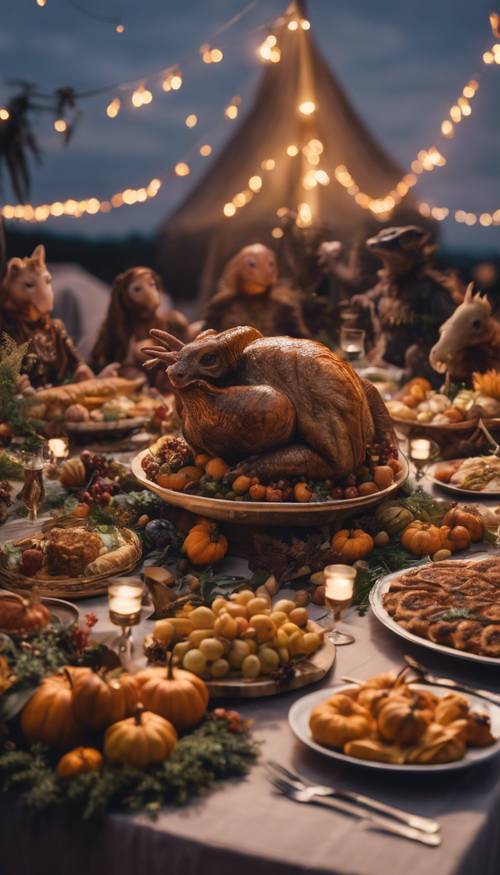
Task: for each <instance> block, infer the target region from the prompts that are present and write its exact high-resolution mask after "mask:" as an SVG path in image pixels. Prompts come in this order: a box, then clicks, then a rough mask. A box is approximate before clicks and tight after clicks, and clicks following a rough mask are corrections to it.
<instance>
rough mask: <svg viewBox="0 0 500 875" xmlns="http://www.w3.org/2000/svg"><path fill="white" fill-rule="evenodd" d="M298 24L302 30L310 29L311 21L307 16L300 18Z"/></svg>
mask: <svg viewBox="0 0 500 875" xmlns="http://www.w3.org/2000/svg"><path fill="white" fill-rule="evenodd" d="M300 26H301V28H302V30H310V29H311V22H310V21H308V19H307V18H302V19H301V22H300Z"/></svg>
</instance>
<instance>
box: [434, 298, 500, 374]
mask: <svg viewBox="0 0 500 875" xmlns="http://www.w3.org/2000/svg"><path fill="white" fill-rule="evenodd" d="M491 312H492V311H491V304H490V302H489V301H488V298H487V296H486V295H481V293H480V292H478V293H477V294H474V288H473V283H470V284H469V286H468V287H467V291H466V294H465V298H464V300H463V302H462V303H461V304H460V305H459V306H458V307H457V308H456V310H455V312H454V313H453V315H452V316H450V318H449V319H447V321H446V322H444V323H443V325H441V328H440V330H439V340H438V341H437V343H435V344H434V346H433V347H432V349H431V351H430V354H429V361H430V364H431V366H432V367H433V368H434V370H435V371H437V372H438V373H439V374H444V373H447V375H448V376H449V379H451V380H453V381H455V382H463V381H466V382H468V381H470V379H471V376H472V373H473V372H474V371H478V372H479V373H484V372H485V371H487V370H490V369H491V368H494V369H495V370H500V324H499V323H498V322H497V320H496V319H494V318H493V317H492V315H491Z"/></svg>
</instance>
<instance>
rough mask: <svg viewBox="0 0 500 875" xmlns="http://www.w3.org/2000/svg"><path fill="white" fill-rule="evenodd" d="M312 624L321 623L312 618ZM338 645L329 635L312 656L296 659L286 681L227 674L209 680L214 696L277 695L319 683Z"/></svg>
mask: <svg viewBox="0 0 500 875" xmlns="http://www.w3.org/2000/svg"><path fill="white" fill-rule="evenodd" d="M309 623H310V625H311V626H316V627H317V629H318V630H319V631H321V632H324V629H322V628H321V627H320V626H317V624H315V623H313V622H312V621H309ZM335 656H336V648H335V644H333V643H332V642H331V641H330V640H329V638H327V637H326V636H325V637H324V639H323V646H322V647H320V649H319V650H317V651H316V653H314V654H313V655H312V656H311V657H310V658H309V659H305V660H303V661H300V662H297V663H296V664H295V666H294V669H295V675H294V677H293V678H291V680H289V681H287V683H285V684H281V683H278V682H277V681H276V680H273V678H271V677H267V676H264V677H262V678H255V679H253V680H245V679H244V678H238V677H234V678H232V677H228V678H221V679H220V680H209V681H207V682H206V683H207V687H208V689H209V692H210V698H211V699H258V698H261V697H264V696H277V695H280V693H289V692H291V691H292V690H299V689H301V687H308V686H310V685H311V684H316V683H318V681H321V680H323V678H324V677H325V676H326V675H327V674H328V672H329V671H330V669H331V668H332V666H333V665H334V663H335Z"/></svg>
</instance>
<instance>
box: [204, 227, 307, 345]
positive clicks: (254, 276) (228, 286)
mask: <svg viewBox="0 0 500 875" xmlns="http://www.w3.org/2000/svg"><path fill="white" fill-rule="evenodd" d="M203 324H204V327H205V328H212V329H214V330H215V331H224V329H226V328H234V327H235V326H237V325H252V326H253V327H254V328H257V330H258V331H260V332H261V334H263V335H265V336H272V335H275V334H286V335H288V336H290V337H308V336H309V330H308V328H307V326H306V324H305V322H304V318H303V316H302V309H301V306H300V302H299V299H298V293H297V292H296V291H294V290H293V289H292V288H291V287H290V285H288V284H287V283H285V282H280V281H279V280H278V266H277V263H276V256H275V254H274V252H273V251H272V249H269V248H268V247H267V246H263V245H262V243H253V244H252V245H250V246H244V247H243V249H240V251H239V252H238V253H237V254H236V255H235V256H234V257H233V258H232V259H231V260H230V261H229V262H228V264H227V265H226V267H225V269H224V273H223V274H222V277H221V281H220V286H219V291H218V292H217V293H216V294H215V295H214V297H213V298H212V299H211V300H210V301H209V303H208V307H207V310H206V314H205V320H204V323H203Z"/></svg>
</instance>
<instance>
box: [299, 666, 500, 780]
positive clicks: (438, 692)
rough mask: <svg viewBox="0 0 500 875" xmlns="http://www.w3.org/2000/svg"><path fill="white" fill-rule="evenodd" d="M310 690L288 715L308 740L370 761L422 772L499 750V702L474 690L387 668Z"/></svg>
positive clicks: (332, 752) (350, 758)
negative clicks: (354, 681)
mask: <svg viewBox="0 0 500 875" xmlns="http://www.w3.org/2000/svg"><path fill="white" fill-rule="evenodd" d="M330 692H331V695H330V696H329V697H327V698H325V692H324V691H318V692H316V693H312V694H310V695H309V696H305V697H304V698H303V699H300V700H299V701H298V702H296V703H295V704H294V705H293V706H292V709H291V711H290V715H289V721H290V725H291V727H292V729H293V731H294V733H295V734H296V735H297V736H298V737H299V738H300V739H301V740H302V741H304V742H305V743H306V744H307V745H308V746H309V747H312V748H313V749H314V750H318V751H320V752H322V753H324V754H326V755H327V756H331V757H333V758H334V759H340V760H342V761H344V762H351V763H357V764H360V765H364V766H369V767H372V768H383V769H389V770H396V771H408V772H418V771H420V772H422V771H427V772H429V771H440V770H449V769H455V768H463V767H465V766H469V765H472V764H473V763H476V762H480V761H482V760H484V759H487V758H489V757H491V756H494V755H495V754H496V753H497V752H498V749H499V741H498V736H499V735H500V708H499V707H498V706H495V705H492V704H485V703H484V702H483V701H481V700H480V699H477V698H476V697H474V696H464V695H462V694H460V693H455V692H453V693H443V690H442V688H440V687H435V686H428V685H422V684H418V683H414V682H413V681H411V680H409V681H407V680H406V679H405V677H404V672H400V673H399V674H397V673H396V672H386V673H384V674H380V675H375V676H373V677H371V678H368V679H367V680H366V681H364V682H361V681H360V682H359V684H358V685H356V686H353V685H346V686H343V687H341V688H336V689H335V690H331V691H330Z"/></svg>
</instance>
